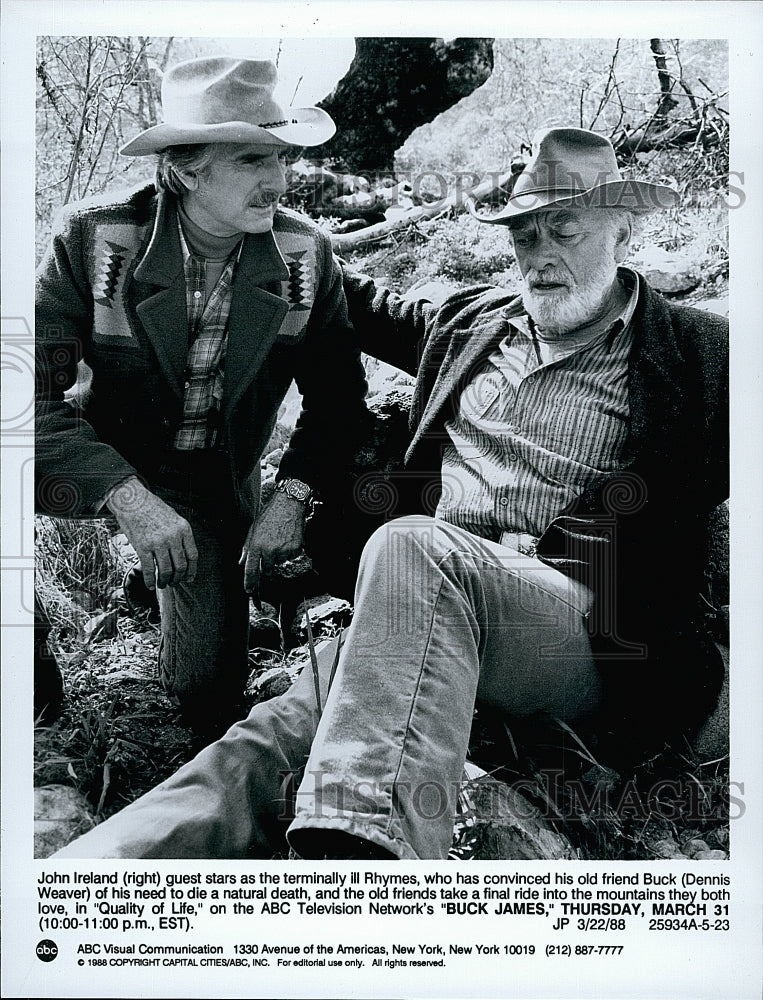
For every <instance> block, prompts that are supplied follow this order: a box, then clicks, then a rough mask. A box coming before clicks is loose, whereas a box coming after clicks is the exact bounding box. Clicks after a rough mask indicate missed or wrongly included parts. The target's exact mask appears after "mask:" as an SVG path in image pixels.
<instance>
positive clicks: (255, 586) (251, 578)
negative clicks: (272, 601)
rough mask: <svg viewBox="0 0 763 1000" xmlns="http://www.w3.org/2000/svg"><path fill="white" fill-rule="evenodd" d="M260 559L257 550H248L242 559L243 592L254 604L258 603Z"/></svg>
mask: <svg viewBox="0 0 763 1000" xmlns="http://www.w3.org/2000/svg"><path fill="white" fill-rule="evenodd" d="M260 557H261V553H260V550H259V549H255V548H250V549H248V550H247V552H246V558H245V559H244V590H245V591H246V593H247V594H250V595H251V597H252V600H253V601H254V603H255V604H256V605H257V606H258V607H259V603H260Z"/></svg>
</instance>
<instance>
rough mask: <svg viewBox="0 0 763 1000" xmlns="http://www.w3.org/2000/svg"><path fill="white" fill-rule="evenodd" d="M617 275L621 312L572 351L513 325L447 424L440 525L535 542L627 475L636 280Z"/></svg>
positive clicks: (524, 325)
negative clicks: (583, 497) (586, 498)
mask: <svg viewBox="0 0 763 1000" xmlns="http://www.w3.org/2000/svg"><path fill="white" fill-rule="evenodd" d="M620 273H621V275H623V276H624V278H625V280H626V282H627V283H628V285H629V287H628V290H629V292H630V298H629V301H628V304H627V306H626V308H625V309H624V311H623V313H622V314H621V315H620V317H619V318H618V319H617V320H616V321H615V323H614V324H613V325H612V326H610V327H609V329H606V330H603V331H601V333H600V334H598V335H595V336H594V338H593V340H592V341H589V342H588V343H585V344H579V343H578V344H574V342H573V346H572V348H571V350H570V349H569V342H568V346H567V348H565V346H564V345H560V346H561V349H560V348H559V347H554V348H551V347H550V345H549V344H548V343H544V344H542V345H540V344H539V343H538V339H537V338H536V337H535V336H534V335H533V330H532V328H531V326H530V324H529V322H528V317H527V315H526V314H525V313H523V312H520V311H518V313H517V315H514V316H508V317H507V322H508V323H509V332H508V334H507V335H506V337H504V339H503V340H502V341H501V343H500V344H499V345H498V348H497V349H496V350H495V351H494V352H493V354H492V355H491V356H490V358H489V360H488V362H487V363H486V365H485V366H484V367H483V369H482V370H481V371H480V372H478V373H477V375H476V376H475V378H473V379H472V381H471V382H470V383H469V385H468V386H467V387H466V388H465V390H464V391H463V393H462V394H461V399H460V405H459V411H458V413H457V415H456V417H455V418H454V419H453V420H449V421H448V422H447V423H446V430H447V432H448V435H449V437H450V442H449V443H448V444H447V445H446V447H445V448H444V451H443V465H442V484H443V493H442V498H441V500H440V503H439V505H438V508H437V512H436V516H437V517H440V518H442V519H443V520H446V521H450V522H451V523H453V524H457V525H459V526H460V527H463V528H466V529H467V530H469V531H471V532H473V533H474V534H477V535H482V536H484V537H488V538H492V539H494V540H498V539H499V538H500V537H501V535H502V534H503V533H504V532H518V533H523V534H525V535H530V536H533V538H534V539H537V538H538V537H539V536H540V535H541V534H542V533H543V531H544V530H545V529H546V527H547V526H548V525H549V523H550V522H551V521H552V520H553V519H554V518H555V517H557V516H558V515H559V514H560V513H561V511H562V510H563V509H564V508H565V507H567V506H568V505H569V504H570V503H571V502H572V500H573V499H574V498H575V497H576V496H579V495H580V494H581V493H582V492H583V491H584V489H585V488H586V487H587V486H588V485H589V484H591V483H592V482H593V481H594V480H595V479H596V478H597V477H598V476H600V475H602V474H604V473H609V472H612V471H615V470H617V469H619V468H622V467H623V465H624V464H625V456H624V455H623V446H624V444H625V440H626V437H627V434H628V425H629V407H628V356H629V354H630V350H631V346H632V343H633V332H632V324H631V318H632V316H633V312H634V310H635V308H636V302H637V300H638V276H637V275H636V274H635V273H634V272H628V271H624V270H621V272H620ZM520 308H521V307H520Z"/></svg>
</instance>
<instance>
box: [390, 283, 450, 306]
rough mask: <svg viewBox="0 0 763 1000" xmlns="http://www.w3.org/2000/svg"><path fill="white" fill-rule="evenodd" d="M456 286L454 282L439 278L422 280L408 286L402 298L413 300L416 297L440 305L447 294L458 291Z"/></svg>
mask: <svg viewBox="0 0 763 1000" xmlns="http://www.w3.org/2000/svg"><path fill="white" fill-rule="evenodd" d="M458 287H459V286H458V285H457V284H456V283H455V282H452V281H443V280H442V279H441V278H440V279H438V280H436V281H424V282H422V283H421V284H419V285H414V286H413V287H412V288H409V289H408V291H407V292H405V294H404V295H403V298H404V299H405V300H406V301H408V302H414V301H415V300H416V299H427V301H429V302H431V303H432V304H433V305H436V306H440V305H442V303H443V302H444V301H445V299H447V298H448V296H449V295H452V294H453V293H454V292H456V291H458Z"/></svg>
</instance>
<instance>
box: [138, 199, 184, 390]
mask: <svg viewBox="0 0 763 1000" xmlns="http://www.w3.org/2000/svg"><path fill="white" fill-rule="evenodd" d="M134 280H135V281H136V282H143V283H145V284H147V285H152V286H154V287H156V286H158V288H159V290H158V291H155V292H154V293H153V294H148V295H147V296H146V297H145V298H144V299H143V300H142V301H141V302H139V303H138V304H137V306H136V312H137V314H138V317H139V319H140V321H141V323H142V324H143V327H144V329H145V331H146V334H147V335H148V338H149V340H150V341H151V346H152V347H153V349H154V351H155V353H156V356H157V358H158V359H159V364H160V366H161V368H162V371H163V372H164V375H165V376H166V378H167V381H168V382H169V384H170V385H171V386H172V389H173V390H174V392H175V393H177V395H178V396H180V397H182V395H183V370H184V368H185V364H186V358H187V355H188V311H187V306H186V295H185V275H184V273H183V255H182V253H181V250H180V238H179V236H178V231H177V214H176V209H175V205H174V201H173V200H172V199H170V198H168V197H167V196H166V195H164V194H160V195H159V199H158V207H157V212H156V220H155V223H154V231H153V233H152V235H151V239H150V241H149V244H148V248H147V250H146V252H145V254H144V255H143V259H142V260H141V261H140V263H139V264H138V266H137V267H136V268H135V274H134Z"/></svg>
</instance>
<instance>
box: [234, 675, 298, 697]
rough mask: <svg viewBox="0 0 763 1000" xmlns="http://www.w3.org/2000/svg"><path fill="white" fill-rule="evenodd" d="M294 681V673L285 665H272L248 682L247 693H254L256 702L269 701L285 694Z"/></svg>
mask: <svg viewBox="0 0 763 1000" xmlns="http://www.w3.org/2000/svg"><path fill="white" fill-rule="evenodd" d="M293 683H294V673H292V672H290V671H289V670H287V669H286V668H285V667H271V668H270V669H269V670H264V671H263V672H262V673H261V674H260V675H259V676H258V677H256V678H254V680H253V681H252V682H251V683H250V684H247V689H246V694H248V695H253V696H254V700H255V701H256V702H260V701H269V700H270V699H271V698H277V697H278V695H281V694H285V692H286V691H288V690H289V688H290V687H291V686H292V684H293Z"/></svg>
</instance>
